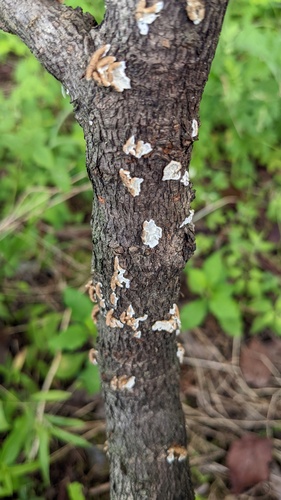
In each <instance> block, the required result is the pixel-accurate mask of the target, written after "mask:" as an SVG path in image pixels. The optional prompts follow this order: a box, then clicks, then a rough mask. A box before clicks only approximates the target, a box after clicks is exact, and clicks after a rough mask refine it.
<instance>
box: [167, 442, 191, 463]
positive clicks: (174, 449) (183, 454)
mask: <svg viewBox="0 0 281 500" xmlns="http://www.w3.org/2000/svg"><path fill="white" fill-rule="evenodd" d="M186 458H187V449H186V448H184V446H178V445H175V446H171V447H170V448H169V449H168V453H167V462H169V464H172V463H173V462H174V461H175V460H178V461H179V462H183V460H186Z"/></svg>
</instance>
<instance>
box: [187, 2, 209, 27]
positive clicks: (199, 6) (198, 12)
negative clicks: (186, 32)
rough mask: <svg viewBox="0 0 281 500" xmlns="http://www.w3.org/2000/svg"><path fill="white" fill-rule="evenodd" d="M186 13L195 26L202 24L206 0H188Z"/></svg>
mask: <svg viewBox="0 0 281 500" xmlns="http://www.w3.org/2000/svg"><path fill="white" fill-rule="evenodd" d="M186 12H187V15H188V17H189V19H190V21H192V22H193V24H200V23H201V21H203V19H204V17H205V0H187V2H186Z"/></svg>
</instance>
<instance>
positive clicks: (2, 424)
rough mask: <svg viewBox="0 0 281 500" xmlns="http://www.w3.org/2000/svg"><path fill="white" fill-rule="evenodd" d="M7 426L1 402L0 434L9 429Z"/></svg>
mask: <svg viewBox="0 0 281 500" xmlns="http://www.w3.org/2000/svg"><path fill="white" fill-rule="evenodd" d="M9 427H10V426H9V424H8V421H7V419H6V416H5V412H4V407H3V402H2V401H0V432H5V431H7V430H8V429H9Z"/></svg>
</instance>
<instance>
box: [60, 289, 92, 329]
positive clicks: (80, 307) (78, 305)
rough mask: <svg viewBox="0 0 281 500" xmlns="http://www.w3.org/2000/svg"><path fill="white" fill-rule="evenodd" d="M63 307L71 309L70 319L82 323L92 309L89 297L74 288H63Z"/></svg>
mask: <svg viewBox="0 0 281 500" xmlns="http://www.w3.org/2000/svg"><path fill="white" fill-rule="evenodd" d="M63 298H64V302H65V305H66V306H67V307H70V308H71V309H72V318H73V319H75V320H77V321H81V322H84V321H85V320H86V319H87V318H88V317H89V316H90V315H91V312H92V309H93V304H92V303H91V301H90V299H89V297H88V296H87V295H86V294H83V293H81V292H79V291H78V290H76V289H75V288H65V289H64V291H63Z"/></svg>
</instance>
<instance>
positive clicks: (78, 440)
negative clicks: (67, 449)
mask: <svg viewBox="0 0 281 500" xmlns="http://www.w3.org/2000/svg"><path fill="white" fill-rule="evenodd" d="M50 432H51V434H52V436H54V437H56V438H58V439H59V440H60V441H64V442H65V443H71V444H74V446H81V447H82V448H87V447H89V446H90V443H89V442H88V441H87V440H86V439H84V438H83V437H81V436H76V434H72V433H71V432H68V431H65V430H64V429H60V428H58V427H54V426H52V427H51V428H50Z"/></svg>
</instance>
